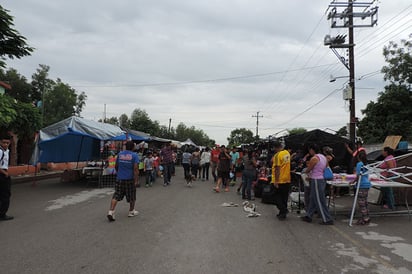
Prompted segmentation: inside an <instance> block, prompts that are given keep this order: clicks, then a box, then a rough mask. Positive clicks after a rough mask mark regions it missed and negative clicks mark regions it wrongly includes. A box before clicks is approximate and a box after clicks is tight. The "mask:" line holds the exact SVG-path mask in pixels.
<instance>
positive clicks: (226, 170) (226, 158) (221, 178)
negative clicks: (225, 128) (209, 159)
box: [214, 146, 232, 192]
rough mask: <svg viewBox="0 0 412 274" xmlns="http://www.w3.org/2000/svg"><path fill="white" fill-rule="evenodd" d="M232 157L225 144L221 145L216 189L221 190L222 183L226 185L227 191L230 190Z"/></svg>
mask: <svg viewBox="0 0 412 274" xmlns="http://www.w3.org/2000/svg"><path fill="white" fill-rule="evenodd" d="M231 160H232V157H231V156H230V154H229V152H228V151H227V149H226V147H225V146H221V147H220V154H219V161H218V164H217V183H216V187H215V188H214V191H216V192H220V185H221V184H222V183H223V185H225V186H226V187H225V192H228V191H229V187H228V185H227V181H228V180H229V174H230V164H231Z"/></svg>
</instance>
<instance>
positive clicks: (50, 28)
mask: <svg viewBox="0 0 412 274" xmlns="http://www.w3.org/2000/svg"><path fill="white" fill-rule="evenodd" d="M409 2H410V1H409V0H394V1H386V2H385V3H380V4H379V5H380V9H379V25H378V26H377V27H374V28H371V29H369V28H368V29H358V30H356V32H355V40H356V47H355V53H356V74H357V75H358V76H361V75H364V74H367V73H370V72H373V71H376V70H379V69H380V68H381V67H382V65H384V60H383V57H382V48H383V46H384V45H385V44H387V43H388V41H389V40H395V41H399V40H400V39H401V38H406V37H407V35H408V30H407V29H405V30H404V31H402V30H403V29H402V28H405V26H408V24H409V25H410V23H411V21H410V19H408V17H404V16H403V15H404V14H407V12H408V10H409V11H410V9H411V7H410V3H409ZM328 4H329V1H298V0H293V1H280V0H277V1H273V0H271V1H269V0H267V1H266V0H258V1H253V2H250V1H242V0H230V1H189V0H186V1H183V0H181V1H172V0H157V1H130V0H120V1H116V2H113V1H110V2H109V1H79V0H74V1H62V0H56V1H49V2H47V1H46V2H44V1H41V3H39V1H34V0H31V1H30V0H21V1H12V0H6V1H5V3H3V4H2V5H3V7H5V8H6V9H9V10H10V11H11V14H12V15H13V16H14V17H15V25H16V28H17V29H18V30H19V31H20V32H21V34H23V35H24V36H26V37H27V39H28V42H29V44H30V45H32V46H34V47H35V48H36V51H35V52H34V53H33V55H32V56H30V57H26V58H24V59H22V60H13V61H10V62H8V64H9V66H10V67H14V68H16V69H18V71H19V72H20V73H22V74H23V75H25V76H26V77H28V78H29V79H30V77H31V75H32V74H33V73H34V72H35V70H36V69H37V67H38V65H39V64H47V65H49V66H50V67H51V72H50V76H51V77H52V78H57V77H59V78H61V79H62V80H63V81H64V82H66V83H68V84H70V85H71V86H73V87H74V88H76V90H78V91H84V92H85V93H86V94H87V95H88V100H87V105H86V108H85V110H84V112H83V116H84V117H86V118H90V119H99V118H101V117H102V116H103V111H104V105H105V104H106V109H107V116H109V117H111V116H120V115H121V114H122V113H126V114H127V115H130V114H131V112H132V111H133V109H135V108H142V109H145V110H146V111H147V113H148V114H149V116H150V117H151V118H152V119H154V120H158V121H159V122H160V123H161V124H164V125H167V124H168V120H169V118H171V119H172V125H173V126H176V125H177V124H178V123H179V122H184V123H185V124H186V125H188V126H192V125H194V126H196V127H197V128H201V129H203V130H204V131H205V132H206V133H207V134H208V135H209V137H211V138H214V139H216V140H217V142H218V143H225V142H226V137H228V136H229V134H230V131H231V130H233V129H234V128H238V127H246V128H250V129H252V130H253V131H255V127H256V119H255V118H252V115H256V112H257V111H261V114H262V115H263V116H264V117H263V118H262V119H261V120H260V127H261V129H260V130H259V131H260V135H261V136H267V135H269V134H274V133H275V132H279V131H281V130H283V129H285V128H293V127H305V128H308V129H312V128H326V127H328V128H334V129H338V128H340V127H342V126H344V125H346V123H347V121H348V119H349V113H348V106H347V104H346V102H345V101H343V100H342V92H341V90H340V89H341V88H342V87H343V86H344V83H345V81H346V79H339V80H338V81H336V82H334V83H329V76H330V75H331V74H333V75H335V76H342V75H347V74H348V72H347V70H346V68H345V67H344V66H343V65H342V64H340V63H339V61H338V60H337V58H336V57H335V56H334V55H333V53H332V52H331V51H330V50H329V49H328V48H327V47H325V46H323V37H324V35H325V34H331V35H336V34H338V33H345V30H336V29H333V30H331V29H330V23H329V22H328V21H327V19H326V16H325V10H326V8H327V6H328ZM405 10H406V12H404V11H405ZM402 12H403V13H402ZM393 18H395V19H397V20H393ZM394 30H396V31H394ZM409 32H410V31H409ZM342 54H343V55H344V56H345V52H342ZM266 73H269V74H266ZM258 74H264V75H260V76H257V75H258ZM248 75H249V76H253V75H255V77H243V78H242V77H238V76H248ZM223 78H232V79H226V80H222V79H223ZM213 79H216V81H213ZM203 80H211V81H204V82H202V81H203ZM197 81H200V82H197ZM165 83H169V84H165ZM179 83H181V84H179ZM356 86H357V87H360V88H362V87H363V88H366V89H359V90H358V91H357V102H356V106H357V115H358V116H360V115H361V113H360V110H361V109H363V108H365V107H366V104H367V103H368V102H369V101H371V100H375V99H376V97H377V95H378V92H379V91H382V90H383V86H384V83H383V81H382V76H381V75H375V76H374V77H371V78H367V79H363V80H360V81H358V82H357V83H356ZM335 90H336V91H335ZM333 91H335V92H333ZM331 93H332V94H331ZM328 94H331V95H330V96H329V97H327V96H328ZM320 100H323V101H322V103H319V104H317V103H318V102H319V101H320ZM307 109H309V110H307ZM305 110H307V111H306V112H305V114H304V115H299V114H301V113H302V112H304V111H305Z"/></svg>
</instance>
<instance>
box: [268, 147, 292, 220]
mask: <svg viewBox="0 0 412 274" xmlns="http://www.w3.org/2000/svg"><path fill="white" fill-rule="evenodd" d="M273 147H274V149H275V155H274V156H273V164H272V184H274V186H275V190H276V191H275V197H274V198H275V203H276V206H277V208H278V210H279V213H278V214H277V215H276V216H277V217H278V219H279V220H285V219H286V215H287V213H288V199H289V189H290V154H289V151H288V150H286V149H283V146H282V144H281V143H280V142H275V143H274V145H273Z"/></svg>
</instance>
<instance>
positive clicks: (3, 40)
mask: <svg viewBox="0 0 412 274" xmlns="http://www.w3.org/2000/svg"><path fill="white" fill-rule="evenodd" d="M9 12H10V11H9V10H6V9H4V8H3V7H2V6H1V5H0V67H5V66H6V63H5V60H6V57H8V58H10V59H13V58H18V59H20V58H21V57H23V56H27V55H30V54H31V52H33V48H32V47H29V46H28V45H27V43H26V38H25V37H24V36H22V35H20V33H19V32H18V31H17V30H15V29H14V28H13V27H14V23H13V17H12V16H11V15H9Z"/></svg>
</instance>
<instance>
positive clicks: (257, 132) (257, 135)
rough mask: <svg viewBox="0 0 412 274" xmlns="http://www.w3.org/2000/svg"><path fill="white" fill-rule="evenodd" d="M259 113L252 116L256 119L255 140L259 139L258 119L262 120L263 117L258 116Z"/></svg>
mask: <svg viewBox="0 0 412 274" xmlns="http://www.w3.org/2000/svg"><path fill="white" fill-rule="evenodd" d="M259 113H260V111H258V112H256V115H252V117H253V118H254V117H256V139H257V138H259V118H263V115H259Z"/></svg>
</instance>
